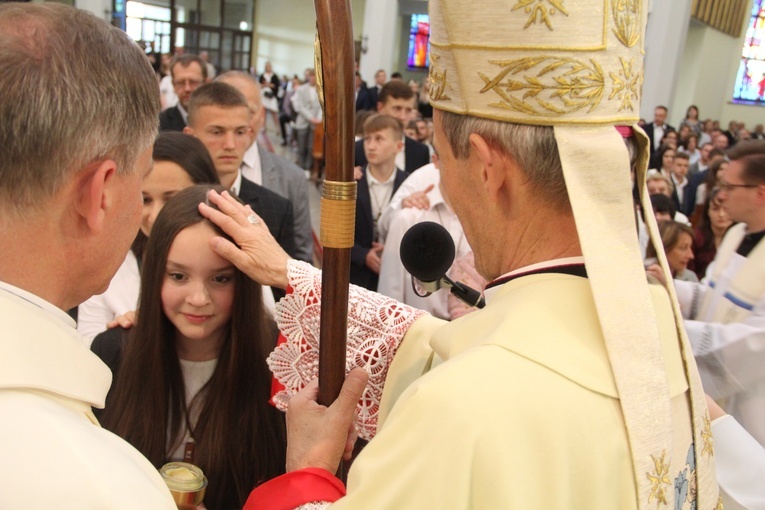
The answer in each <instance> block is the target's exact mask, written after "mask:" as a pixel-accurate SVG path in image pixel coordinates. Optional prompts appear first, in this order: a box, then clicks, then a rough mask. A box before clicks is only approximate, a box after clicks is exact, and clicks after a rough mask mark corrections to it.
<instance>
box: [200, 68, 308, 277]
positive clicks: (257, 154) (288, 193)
mask: <svg viewBox="0 0 765 510" xmlns="http://www.w3.org/2000/svg"><path fill="white" fill-rule="evenodd" d="M215 81H220V82H223V83H227V84H229V85H231V86H232V87H234V88H235V89H237V90H238V91H239V92H241V93H242V95H243V96H244V98H245V99H246V100H247V104H248V106H249V108H250V138H251V140H252V141H251V144H250V146H249V148H248V149H247V151H246V152H245V153H244V157H243V159H242V165H241V171H242V177H243V178H245V179H247V180H249V181H252V182H254V183H255V184H259V185H260V186H263V187H264V188H266V189H269V190H271V191H273V192H274V193H276V194H277V195H279V196H282V197H284V198H286V199H287V200H289V201H290V203H291V204H292V219H293V232H294V234H295V258H297V259H299V260H303V261H306V262H313V236H312V229H311V212H310V210H309V209H310V207H309V206H310V204H309V200H308V181H307V180H306V178H305V174H304V173H303V170H301V169H300V168H299V167H298V166H297V165H295V164H294V163H292V162H290V161H287V160H286V159H285V158H283V157H281V156H278V155H276V154H274V153H273V152H269V151H268V150H266V149H265V148H264V147H262V146H261V145H259V144H258V143H257V135H258V133H260V131H261V130H262V129H263V126H264V125H265V113H266V109H265V107H264V106H263V101H262V99H261V97H262V96H261V92H260V84H259V83H258V81H257V79H256V78H255V77H254V76H252V75H251V74H248V73H245V72H242V71H228V72H226V73H223V74H221V75H220V76H218V78H216V80H215Z"/></svg>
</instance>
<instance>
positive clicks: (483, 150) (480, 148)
mask: <svg viewBox="0 0 765 510" xmlns="http://www.w3.org/2000/svg"><path fill="white" fill-rule="evenodd" d="M469 140H470V158H474V159H475V160H476V161H477V162H478V163H479V164H480V165H481V179H482V181H483V185H484V187H485V188H486V192H487V193H488V194H489V196H496V195H497V194H498V193H501V191H502V187H503V186H504V185H505V179H506V177H507V175H506V171H507V164H508V163H509V158H508V157H507V156H506V155H504V154H503V153H502V152H500V151H498V150H497V149H496V148H495V147H494V146H493V145H491V144H489V143H488V142H487V141H486V140H485V139H484V138H483V137H482V136H481V135H479V134H476V133H472V134H471V135H470V137H469Z"/></svg>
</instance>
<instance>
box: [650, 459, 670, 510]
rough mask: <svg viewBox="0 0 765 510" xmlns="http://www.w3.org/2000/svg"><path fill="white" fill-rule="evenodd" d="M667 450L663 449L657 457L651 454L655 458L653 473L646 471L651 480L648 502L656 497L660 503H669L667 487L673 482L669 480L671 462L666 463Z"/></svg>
mask: <svg viewBox="0 0 765 510" xmlns="http://www.w3.org/2000/svg"><path fill="white" fill-rule="evenodd" d="M666 455H667V451H666V450H663V451H662V452H661V456H660V457H658V458H656V457H654V456H653V455H651V460H653V465H654V469H653V471H654V472H653V473H646V476H647V477H648V480H649V481H650V482H651V494H650V495H649V496H648V502H649V503H650V502H651V501H652V500H653V499H654V498H655V499H656V502H657V507H658V504H659V503H661V504H663V505H666V504H667V487H665V485H666V486H671V485H672V482H671V481H670V480H669V464H665V463H664V457H666Z"/></svg>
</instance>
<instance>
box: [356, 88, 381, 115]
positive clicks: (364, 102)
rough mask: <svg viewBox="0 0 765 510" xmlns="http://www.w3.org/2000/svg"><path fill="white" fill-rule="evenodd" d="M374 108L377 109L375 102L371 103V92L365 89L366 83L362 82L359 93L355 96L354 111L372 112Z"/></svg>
mask: <svg viewBox="0 0 765 510" xmlns="http://www.w3.org/2000/svg"><path fill="white" fill-rule="evenodd" d="M376 90H377V89H375V91H376ZM375 108H377V101H374V102H373V100H372V92H371V91H370V90H369V89H368V88H367V85H366V83H363V82H362V83H361V87H360V88H359V93H358V94H357V95H356V111H357V112H358V111H361V110H374V109H375Z"/></svg>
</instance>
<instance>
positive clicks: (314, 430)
mask: <svg viewBox="0 0 765 510" xmlns="http://www.w3.org/2000/svg"><path fill="white" fill-rule="evenodd" d="M367 379H368V375H367V373H366V372H365V371H364V370H362V369H360V368H356V369H354V370H352V371H351V372H350V373H349V374H348V377H346V379H345V383H344V384H343V388H342V389H341V390H340V396H338V397H337V400H335V401H334V402H333V403H332V405H330V406H329V407H325V406H322V405H319V404H318V403H317V402H316V398H317V396H318V394H319V383H318V380H313V381H312V382H311V383H309V384H308V385H307V386H306V387H305V388H303V389H302V390H301V391H300V392H298V393H297V394H295V396H294V397H292V398H291V399H290V402H289V408H288V409H287V472H290V471H296V470H298V469H305V468H309V467H313V468H322V469H326V470H327V471H329V472H330V473H334V472H336V471H337V467H338V465H339V464H340V458H341V457H343V458H346V459H348V458H350V453H351V452H352V451H353V445H354V443H355V442H356V430H355V427H354V426H353V417H354V412H355V409H356V404H357V403H358V401H359V399H360V398H361V392H362V391H364V387H365V386H366V384H367Z"/></svg>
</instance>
